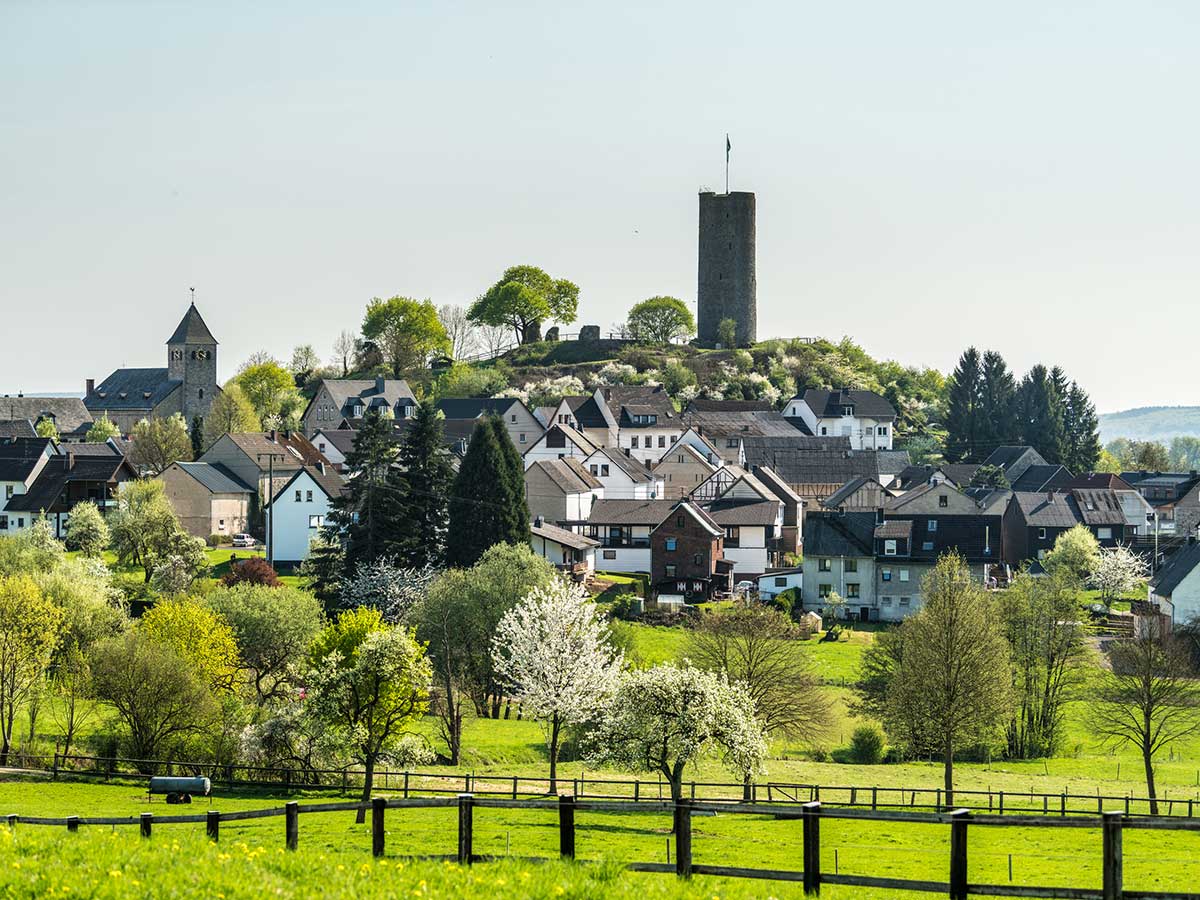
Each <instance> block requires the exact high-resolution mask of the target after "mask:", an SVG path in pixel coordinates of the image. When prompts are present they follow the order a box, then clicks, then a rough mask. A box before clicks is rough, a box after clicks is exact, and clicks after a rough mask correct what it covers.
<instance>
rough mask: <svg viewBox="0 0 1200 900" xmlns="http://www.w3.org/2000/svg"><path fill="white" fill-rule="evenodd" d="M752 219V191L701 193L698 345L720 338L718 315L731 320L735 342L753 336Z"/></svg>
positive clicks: (751, 340)
mask: <svg viewBox="0 0 1200 900" xmlns="http://www.w3.org/2000/svg"><path fill="white" fill-rule="evenodd" d="M754 219H755V213H754V194H753V193H750V192H749V191H734V192H732V193H726V194H714V193H713V192H712V191H703V192H702V193H701V194H700V274H699V279H698V282H697V286H696V307H697V309H696V311H697V313H698V316H697V318H698V321H697V323H696V325H697V330H698V331H699V337H700V342H701V343H702V344H706V345H708V346H712V345H713V344H716V343H717V342H718V341H720V334H719V330H718V329H719V327H720V324H721V320H722V319H733V321H734V323H735V325H736V332H735V341H736V343H737V344H738V345H739V346H743V345H746V344H753V343H754V342H755V341H756V340H757V339H758V281H757V277H756V275H755V270H754V242H755V234H754V227H755V226H754Z"/></svg>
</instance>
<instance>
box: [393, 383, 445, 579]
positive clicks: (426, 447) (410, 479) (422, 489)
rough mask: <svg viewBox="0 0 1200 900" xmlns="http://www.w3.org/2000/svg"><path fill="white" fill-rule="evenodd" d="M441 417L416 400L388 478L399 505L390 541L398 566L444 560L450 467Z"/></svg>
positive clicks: (436, 565) (428, 402)
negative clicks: (399, 501) (397, 497)
mask: <svg viewBox="0 0 1200 900" xmlns="http://www.w3.org/2000/svg"><path fill="white" fill-rule="evenodd" d="M443 418H444V416H443V415H442V414H441V413H440V412H439V411H438V408H437V407H436V406H435V405H434V403H433V401H432V400H430V399H425V400H422V401H421V402H420V403H419V404H417V411H416V413H415V414H414V415H413V417H412V419H411V420H410V422H409V426H408V433H407V434H406V435H405V437H404V442H403V443H402V444H401V445H400V452H399V455H398V457H397V461H398V463H399V465H398V466H397V468H396V469H395V470H394V471H393V480H394V482H395V485H396V487H397V489H398V490H399V492H400V493H401V495H402V496H403V506H402V510H401V513H402V514H401V515H400V517H399V519H398V521H397V522H396V530H395V533H394V535H393V539H392V543H393V546H394V548H395V556H396V559H397V562H398V563H399V564H400V565H401V566H406V567H411V568H414V569H422V568H424V567H426V566H432V567H433V568H440V567H442V566H444V565H445V564H446V529H447V527H448V525H449V515H450V512H449V503H450V491H451V489H452V488H453V486H454V466H453V465H451V463H450V451H449V450H448V449H446V441H445V432H444V430H443V428H442V419H443Z"/></svg>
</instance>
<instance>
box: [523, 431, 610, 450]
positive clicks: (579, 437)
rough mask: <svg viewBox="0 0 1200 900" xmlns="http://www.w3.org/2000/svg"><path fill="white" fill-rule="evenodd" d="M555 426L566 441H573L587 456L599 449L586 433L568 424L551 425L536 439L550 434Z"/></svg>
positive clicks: (539, 439)
mask: <svg viewBox="0 0 1200 900" xmlns="http://www.w3.org/2000/svg"><path fill="white" fill-rule="evenodd" d="M556 428H557V429H558V430H559V431H561V432H562V433H563V434H564V435H565V436H566V438H567V440H568V441H570V442H571V443H573V444H574V445H575V446H576V447H578V448H579V449H580V450H582V451H583V452H584V453H585V454H587V455H588V456H591V455H592V454H593V453H595V452H596V451H597V450H599V449H600V448H599V447H597V446H596V445H595V444H593V443H592V441H591V439H590V438H589V437H588V436H587V435H586V434H584V433H583V432H582V431H576V430H575V429H574V428H572V427H571V426H570V425H558V424H554V425H551V426H550V427H549V428H547V429H546V430H545V431H544V432H543V433H542V434H541V435H540V436H539V437H538V441H541V440H544V439H545V437H546V435H548V434H550V432H552V431H554V430H555V429H556ZM538 441H534V443H537V442H538ZM530 449H533V448H532V445H531V446H530ZM526 452H528V451H526Z"/></svg>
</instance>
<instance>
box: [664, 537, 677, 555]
mask: <svg viewBox="0 0 1200 900" xmlns="http://www.w3.org/2000/svg"><path fill="white" fill-rule="evenodd" d="M677 546H679V541H678V540H677V539H675V538H667V540H666V543H664V544H663V548H664V549H665V550H666V551H667V552H668V553H674V552H675V548H676V547H677Z"/></svg>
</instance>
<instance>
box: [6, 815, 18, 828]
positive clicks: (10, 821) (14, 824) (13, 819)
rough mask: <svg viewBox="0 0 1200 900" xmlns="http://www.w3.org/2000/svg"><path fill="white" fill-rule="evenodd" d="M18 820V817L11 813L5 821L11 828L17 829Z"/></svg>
mask: <svg viewBox="0 0 1200 900" xmlns="http://www.w3.org/2000/svg"><path fill="white" fill-rule="evenodd" d="M17 818H18V817H17V815H16V814H15V813H9V814H8V815H7V816H5V817H4V821H5V822H7V823H8V827H9V828H16V827H17Z"/></svg>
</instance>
